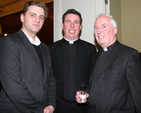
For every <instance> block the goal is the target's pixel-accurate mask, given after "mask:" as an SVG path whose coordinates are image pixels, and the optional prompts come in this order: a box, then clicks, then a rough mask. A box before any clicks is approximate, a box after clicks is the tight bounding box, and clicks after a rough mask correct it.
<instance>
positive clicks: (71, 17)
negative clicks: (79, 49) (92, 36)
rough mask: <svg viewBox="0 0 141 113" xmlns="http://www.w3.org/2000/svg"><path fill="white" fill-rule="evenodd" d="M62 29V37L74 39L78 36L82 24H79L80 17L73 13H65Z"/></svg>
mask: <svg viewBox="0 0 141 113" xmlns="http://www.w3.org/2000/svg"><path fill="white" fill-rule="evenodd" d="M62 29H63V31H64V38H65V39H67V40H76V39H78V38H79V33H80V30H81V29H82V25H80V18H79V16H78V15H75V14H67V15H66V16H65V19H64V23H62Z"/></svg>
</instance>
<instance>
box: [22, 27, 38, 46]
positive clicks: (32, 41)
mask: <svg viewBox="0 0 141 113" xmlns="http://www.w3.org/2000/svg"><path fill="white" fill-rule="evenodd" d="M22 31H23V32H24V34H25V35H26V36H27V38H28V40H29V41H30V43H31V44H33V45H36V46H38V45H40V44H41V41H40V39H39V38H38V37H37V36H35V40H33V38H31V37H30V36H29V35H28V34H26V33H25V31H24V30H23V29H22Z"/></svg>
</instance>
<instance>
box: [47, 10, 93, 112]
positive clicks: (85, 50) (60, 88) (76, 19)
mask: <svg viewBox="0 0 141 113" xmlns="http://www.w3.org/2000/svg"><path fill="white" fill-rule="evenodd" d="M62 29H63V31H64V38H63V39H61V40H59V41H57V42H55V43H53V44H51V45H50V46H49V47H50V49H51V55H52V60H53V72H54V75H55V77H56V79H57V87H56V88H57V105H56V112H57V113H82V112H84V113H86V112H85V106H86V105H85V104H83V105H79V104H78V103H77V102H76V101H75V95H76V91H77V90H78V89H77V88H78V86H79V84H81V83H85V84H88V82H89V77H90V74H91V69H92V67H93V63H94V60H95V59H94V55H95V53H96V48H95V46H94V45H93V44H90V43H88V42H85V41H83V40H81V39H79V33H80V30H81V29H82V18H81V14H80V13H79V12H77V11H76V10H74V9H69V10H67V11H66V12H65V13H64V15H63V18H62ZM83 108H84V109H83ZM82 109H83V110H82Z"/></svg>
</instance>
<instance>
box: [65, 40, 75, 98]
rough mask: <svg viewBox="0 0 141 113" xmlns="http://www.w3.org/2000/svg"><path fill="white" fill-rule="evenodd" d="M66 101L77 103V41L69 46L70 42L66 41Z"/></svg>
mask: <svg viewBox="0 0 141 113" xmlns="http://www.w3.org/2000/svg"><path fill="white" fill-rule="evenodd" d="M63 47H64V48H63V49H64V92H63V94H64V97H63V98H64V99H66V100H70V101H75V94H76V90H77V89H76V70H75V69H76V68H75V66H76V54H77V41H75V42H74V43H73V44H69V41H66V40H65V39H64V42H63Z"/></svg>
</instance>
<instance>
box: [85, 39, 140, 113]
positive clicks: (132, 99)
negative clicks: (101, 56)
mask: <svg viewBox="0 0 141 113" xmlns="http://www.w3.org/2000/svg"><path fill="white" fill-rule="evenodd" d="M97 70H98V63H97V62H96V64H95V66H94V69H93V72H92V76H91V87H90V92H89V94H90V97H89V99H88V102H89V104H90V106H91V107H93V108H94V106H93V105H94V101H93V100H95V105H96V112H91V113H141V61H140V58H139V53H138V51H136V50H134V49H132V48H130V47H127V46H124V45H122V44H120V43H119V42H116V43H115V45H113V48H112V50H111V52H110V54H109V57H108V58H107V60H106V62H105V63H104V65H103V66H102V69H101V71H100V72H99V73H98V71H97ZM92 79H93V80H94V81H92ZM92 84H93V85H92ZM92 92H93V93H92ZM94 95H95V97H94Z"/></svg>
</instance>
